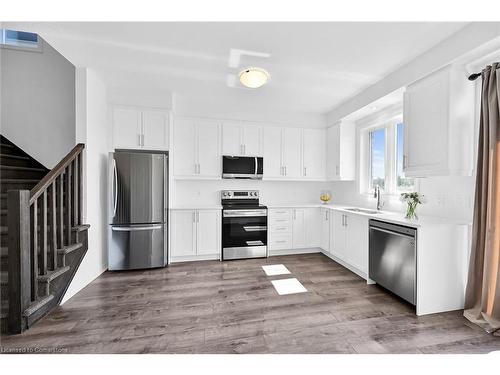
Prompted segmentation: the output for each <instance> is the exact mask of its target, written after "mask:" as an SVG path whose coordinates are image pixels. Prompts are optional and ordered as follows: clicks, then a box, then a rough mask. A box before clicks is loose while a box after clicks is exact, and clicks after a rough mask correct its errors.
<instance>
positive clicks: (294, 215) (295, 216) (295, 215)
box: [293, 210, 297, 220]
mask: <svg viewBox="0 0 500 375" xmlns="http://www.w3.org/2000/svg"><path fill="white" fill-rule="evenodd" d="M293 220H297V210H293Z"/></svg>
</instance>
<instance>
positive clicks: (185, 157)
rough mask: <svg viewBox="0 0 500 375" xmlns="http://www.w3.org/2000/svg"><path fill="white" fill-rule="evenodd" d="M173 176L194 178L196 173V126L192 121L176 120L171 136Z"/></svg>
mask: <svg viewBox="0 0 500 375" xmlns="http://www.w3.org/2000/svg"><path fill="white" fill-rule="evenodd" d="M173 139H174V142H173V155H172V159H173V165H174V175H175V176H194V175H196V174H197V172H198V157H197V148H198V141H197V126H196V124H195V122H194V121H193V120H190V119H181V118H176V119H175V121H174V134H173Z"/></svg>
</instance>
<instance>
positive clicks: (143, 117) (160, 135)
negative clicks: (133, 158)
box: [113, 107, 169, 150]
mask: <svg viewBox="0 0 500 375" xmlns="http://www.w3.org/2000/svg"><path fill="white" fill-rule="evenodd" d="M168 129H169V120H168V113H167V112H165V111H157V110H145V109H137V108H122V107H114V108H113V145H114V148H127V149H146V150H168V143H169V141H168V134H169V131H168Z"/></svg>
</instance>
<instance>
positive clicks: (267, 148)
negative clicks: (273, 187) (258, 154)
mask: <svg viewBox="0 0 500 375" xmlns="http://www.w3.org/2000/svg"><path fill="white" fill-rule="evenodd" d="M263 133H264V139H263V146H264V178H269V177H270V178H280V177H283V176H282V168H281V166H282V164H281V128H278V127H264V129H263Z"/></svg>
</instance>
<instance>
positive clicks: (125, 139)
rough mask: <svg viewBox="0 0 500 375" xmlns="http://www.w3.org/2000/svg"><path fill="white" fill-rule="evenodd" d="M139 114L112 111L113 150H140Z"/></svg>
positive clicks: (128, 110)
mask: <svg viewBox="0 0 500 375" xmlns="http://www.w3.org/2000/svg"><path fill="white" fill-rule="evenodd" d="M140 136H141V112H140V111H138V110H135V109H128V108H114V109H113V145H114V147H115V148H132V149H136V148H141V139H140Z"/></svg>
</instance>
